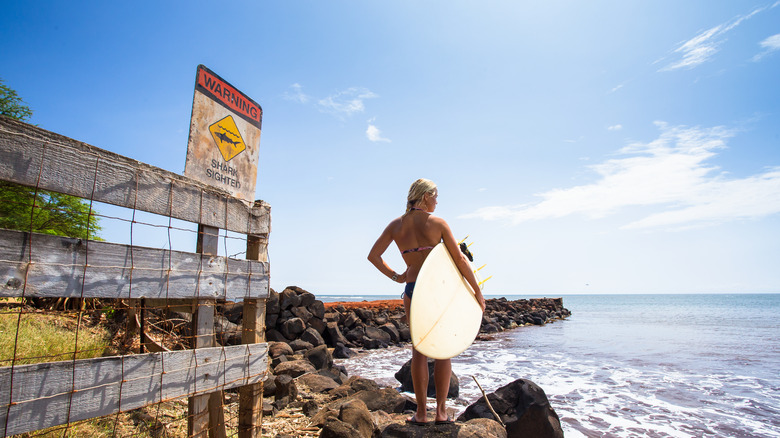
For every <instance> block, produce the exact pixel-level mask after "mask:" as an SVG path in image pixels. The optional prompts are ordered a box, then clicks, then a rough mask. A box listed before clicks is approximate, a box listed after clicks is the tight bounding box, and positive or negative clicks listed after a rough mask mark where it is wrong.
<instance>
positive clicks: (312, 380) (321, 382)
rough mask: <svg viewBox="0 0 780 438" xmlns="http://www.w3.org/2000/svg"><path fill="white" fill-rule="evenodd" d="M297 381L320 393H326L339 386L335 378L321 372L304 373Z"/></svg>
mask: <svg viewBox="0 0 780 438" xmlns="http://www.w3.org/2000/svg"><path fill="white" fill-rule="evenodd" d="M296 381H298V382H299V383H300V384H302V385H304V386H306V387H307V388H309V390H310V391H311V392H316V393H318V394H322V393H326V392H328V391H330V390H332V389H335V388H338V387H339V384H338V383H337V382H336V381H335V380H333V379H331V378H330V377H326V376H323V375H320V374H304V375H302V376H300V377H298V378H297V379H296Z"/></svg>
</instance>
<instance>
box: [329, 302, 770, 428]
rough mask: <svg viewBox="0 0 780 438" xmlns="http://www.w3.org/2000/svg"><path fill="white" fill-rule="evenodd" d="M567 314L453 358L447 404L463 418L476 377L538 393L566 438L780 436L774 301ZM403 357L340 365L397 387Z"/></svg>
mask: <svg viewBox="0 0 780 438" xmlns="http://www.w3.org/2000/svg"><path fill="white" fill-rule="evenodd" d="M318 298H319V299H321V300H323V301H339V300H341V301H362V300H364V299H366V300H372V299H388V298H398V297H396V296H392V297H387V296H381V297H380V296H364V297H346V296H342V297H335V296H334V297H318ZM488 298H494V297H488ZM506 298H507V299H509V300H512V299H518V298H529V296H510V295H507V296H506ZM563 304H564V307H566V308H568V309H569V310H571V311H572V316H571V317H569V318H567V319H566V320H564V321H557V322H555V323H552V324H547V325H545V326H531V327H521V328H517V329H515V330H510V331H506V332H502V333H499V334H497V335H495V336H493V337H492V339H490V340H487V341H478V342H475V343H474V344H473V345H472V346H471V347H470V348H469V349H468V350H466V352H464V353H463V354H461V355H460V356H458V357H456V358H454V359H453V372H454V373H455V374H456V375H457V376H458V378H459V382H460V390H461V391H460V396H459V398H458V399H457V400H451V401H450V402H449V403H448V405H449V406H452V407H454V408H455V409H456V410H457V411H458V413H460V412H462V411H463V410H465V408H466V407H467V406H468V405H469V404H471V403H472V402H473V401H475V400H476V399H478V398H479V397H481V396H482V394H481V392H480V390H479V388H478V387H477V385H476V384H475V383H474V380H473V379H472V376H473V377H475V378H476V379H477V381H478V382H479V383H480V385H481V386H482V388H483V389H484V390H485V391H486V392H488V393H490V392H493V391H495V390H496V389H498V388H499V387H501V386H503V385H505V384H507V383H509V382H512V381H514V380H516V379H519V378H524V379H530V380H531V381H533V382H535V383H536V384H538V385H539V386H541V387H542V388H543V389H544V391H545V393H546V394H547V397H548V398H549V399H550V403H551V404H552V407H553V408H554V409H555V411H556V413H557V414H558V416H559V417H560V419H561V425H562V427H563V429H564V434H565V436H566V437H567V438H573V437H724V438H729V437H733V438H737V437H746V438H747V437H750V438H763V437H780V294H761V295H750V294H733V295H727V294H722V295H721V294H718V295H568V296H567V295H563ZM410 358H411V350H410V348H409V347H405V348H397V347H391V348H387V349H382V350H373V351H369V352H365V353H361V354H360V355H359V356H358V357H354V358H350V359H345V360H339V361H337V362H338V363H340V364H342V365H344V366H345V367H346V368H347V370H348V372H349V374H350V375H361V376H363V377H366V378H370V379H373V380H376V381H377V382H379V383H380V384H383V385H391V386H395V387H398V386H399V383H398V382H397V381H396V380H395V378H394V377H393V375H394V374H395V372H396V371H397V370H398V369H399V368H400V367H401V365H403V364H404V362H406V361H407V360H409V359H410ZM430 402H431V403H430V406H433V400H430Z"/></svg>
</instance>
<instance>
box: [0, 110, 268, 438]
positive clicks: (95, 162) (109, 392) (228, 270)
mask: <svg viewBox="0 0 780 438" xmlns="http://www.w3.org/2000/svg"><path fill="white" fill-rule="evenodd" d="M0 180H5V181H10V182H14V183H17V184H21V185H26V186H30V187H36V188H38V189H44V190H49V191H54V192H59V193H64V194H68V195H73V196H77V197H80V198H84V199H87V200H90V201H98V202H103V203H107V204H113V205H117V206H120V207H125V208H129V209H133V210H138V211H143V212H148V213H153V214H158V215H163V216H166V217H171V218H176V219H180V220H184V221H189V222H192V223H196V224H198V229H199V236H198V252H197V253H188V252H182V251H172V250H163V249H153V248H143V247H138V246H133V245H123V244H116V243H109V242H100V241H92V240H82V239H76V238H70V237H60V236H50V235H43V234H36V233H30V232H21V231H11V230H0V280H2V283H0V297H20V298H28V297H66V298H74V297H75V298H102V299H122V300H137V299H148V300H149V302H163V303H166V304H165V305H166V306H167V304H168V303H171V305H172V306H175V307H176V308H177V309H181V308H182V307H184V308H187V305H185V306H182V304H188V305H189V308H190V309H191V311H192V313H193V317H192V325H191V327H192V333H193V345H192V347H193V350H183V351H165V352H156V353H146V354H131V355H124V356H113V357H103V358H96V359H80V360H70V361H61V362H51V363H39V364H32V365H12V366H7V367H0V432H2V435H1V436H3V437H4V436H9V435H14V434H19V433H23V432H30V431H34V430H39V429H43V428H48V427H52V426H57V425H61V424H67V423H70V422H73V421H78V420H82V419H87V418H93V417H99V416H104V415H110V414H114V413H117V412H124V411H127V410H131V409H136V408H139V407H144V406H148V405H151V404H154V403H159V402H163V401H167V400H171V399H176V398H180V397H189V404H188V405H189V413H188V435H189V436H206V434H208V435H209V436H210V437H215V438H216V437H221V436H224V435H225V425H224V417H223V413H222V406H221V403H222V400H221V398H222V397H221V391H222V390H225V389H230V388H239V393H240V401H239V419H238V420H239V421H238V435H239V436H241V437H255V436H259V435H260V431H261V424H260V422H261V418H262V409H261V406H262V383H261V382H262V378H263V376H264V375H265V373H266V372H267V367H268V363H267V357H268V356H267V345H266V344H265V343H264V340H265V335H264V332H265V328H264V321H265V298H266V297H268V292H269V266H268V261H267V260H268V257H267V241H268V240H267V239H268V233H269V232H270V206H269V205H268V204H266V203H264V202H262V201H256V202H255V203H254V204H251V205H248V204H247V203H245V202H243V201H241V200H239V199H236V198H233V197H231V196H230V195H229V194H227V193H225V192H222V191H220V190H218V189H216V188H213V187H210V186H206V185H204V184H201V183H199V182H196V181H193V180H190V179H188V178H186V177H184V176H181V175H177V174H174V173H171V172H168V171H166V170H163V169H159V168H155V167H153V166H149V165H147V164H144V163H140V162H138V161H135V160H132V159H129V158H126V157H123V156H120V155H117V154H114V153H111V152H108V151H105V150H102V149H99V148H96V147H94V146H90V145H87V144H85V143H82V142H79V141H76V140H73V139H70V138H67V137H63V136H61V135H58V134H55V133H52V132H49V131H46V130H43V129H40V128H38V127H35V126H31V125H28V124H25V123H22V122H18V121H15V120H12V119H9V118H6V117H2V116H0ZM219 229H225V230H228V231H232V232H236V233H243V234H246V235H247V260H241V259H235V258H229V257H222V256H218V255H217V252H218V251H217V240H218V232H219ZM217 299H219V300H226V301H233V302H237V301H243V303H244V304H243V309H244V312H243V329H242V342H243V344H242V345H234V346H216V341H215V336H214V309H215V305H216V302H217ZM160 300H163V301H160ZM143 339H144V338H143V337H142V338H141V342H142V343H143V342H144V340H143ZM74 348H75V346H74ZM74 357H75V355H74Z"/></svg>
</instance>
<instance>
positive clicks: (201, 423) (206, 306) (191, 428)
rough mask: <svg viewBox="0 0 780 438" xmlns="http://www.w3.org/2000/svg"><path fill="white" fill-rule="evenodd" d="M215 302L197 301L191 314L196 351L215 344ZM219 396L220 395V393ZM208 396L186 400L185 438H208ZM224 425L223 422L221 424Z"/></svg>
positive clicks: (209, 414)
mask: <svg viewBox="0 0 780 438" xmlns="http://www.w3.org/2000/svg"><path fill="white" fill-rule="evenodd" d="M215 305H216V302H215V301H214V300H197V301H195V308H194V309H193V312H192V333H194V337H193V339H192V344H193V345H192V348H193V349H196V350H195V351H198V350H200V349H203V348H206V347H213V346H214V345H215V344H216V337H215V335H214V310H215V307H216V306H215ZM220 394H221V393H220ZM209 398H210V395H209V394H201V395H197V396H193V397H190V399H189V400H187V436H188V437H202V438H205V437H206V436H208V432H209V426H210V424H211V421H210V418H211V416H212V414H211V412H210V411H209ZM223 424H224V422H223Z"/></svg>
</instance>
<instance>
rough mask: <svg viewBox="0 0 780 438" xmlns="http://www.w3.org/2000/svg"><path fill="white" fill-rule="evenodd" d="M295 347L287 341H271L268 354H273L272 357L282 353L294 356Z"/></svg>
mask: <svg viewBox="0 0 780 438" xmlns="http://www.w3.org/2000/svg"><path fill="white" fill-rule="evenodd" d="M292 354H293V349H292V348H290V345H289V344H288V343H286V342H273V341H271V342H269V343H268V355H269V356H271V358H275V357H279V356H282V355H285V356H292Z"/></svg>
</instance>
